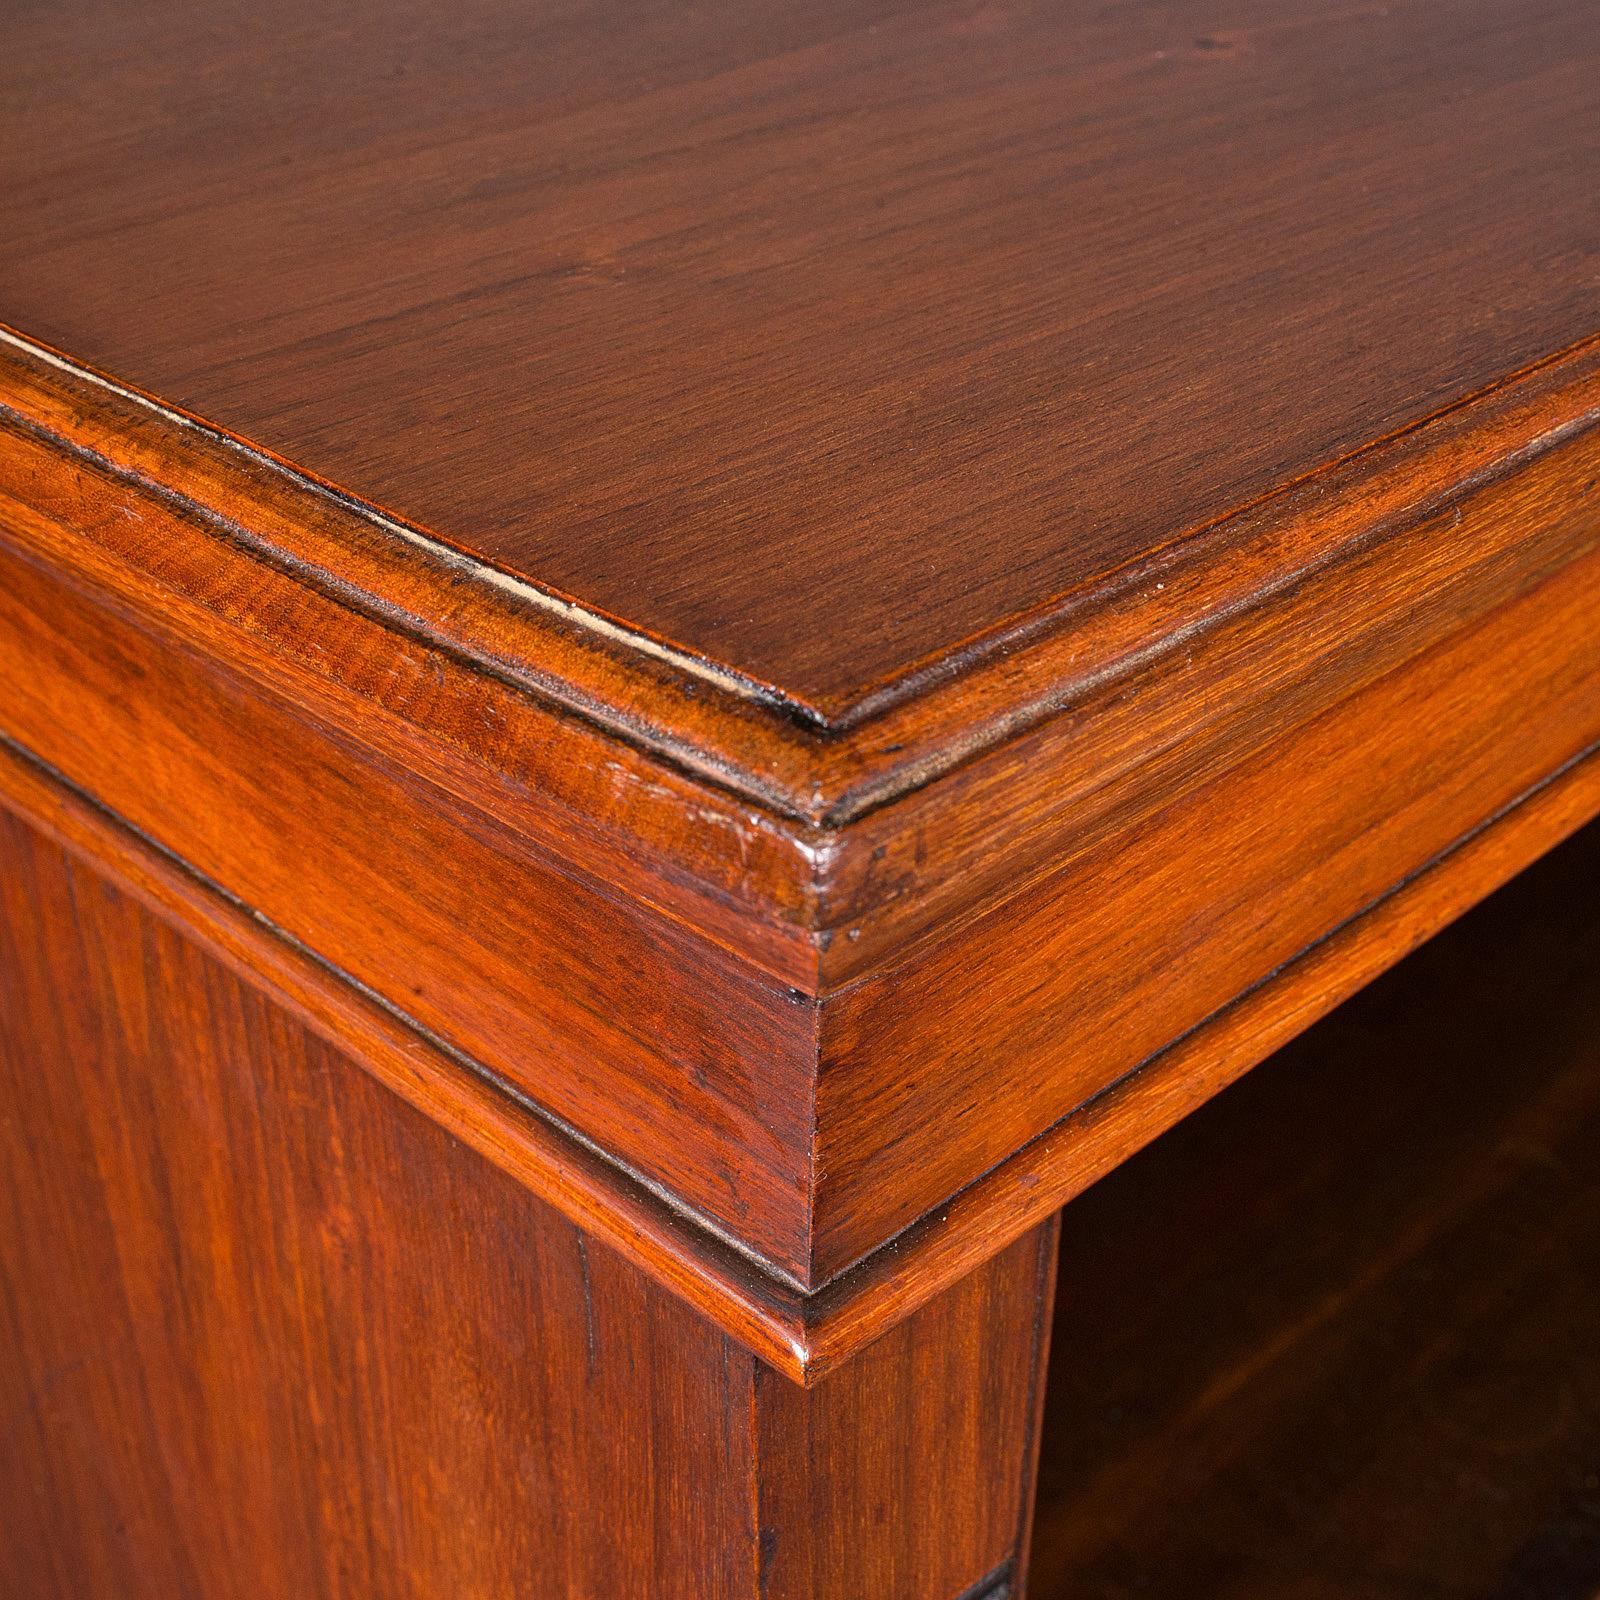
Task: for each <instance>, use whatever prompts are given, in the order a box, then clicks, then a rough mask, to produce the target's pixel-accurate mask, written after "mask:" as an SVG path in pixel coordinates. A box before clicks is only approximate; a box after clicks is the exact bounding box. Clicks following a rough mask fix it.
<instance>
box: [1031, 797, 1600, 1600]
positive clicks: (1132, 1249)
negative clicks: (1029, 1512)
mask: <svg viewBox="0 0 1600 1600" xmlns="http://www.w3.org/2000/svg"><path fill="white" fill-rule="evenodd" d="M1597 1594H1600V824H1596V825H1591V826H1590V827H1589V828H1588V829H1587V830H1585V831H1584V832H1582V833H1580V834H1579V835H1577V836H1576V837H1575V838H1573V839H1572V840H1570V841H1568V843H1567V844H1565V845H1564V846H1562V847H1561V848H1560V849H1559V850H1557V851H1556V852H1554V853H1553V854H1552V855H1550V856H1548V857H1546V858H1545V859H1544V860H1543V861H1541V862H1540V863H1538V864H1537V865H1536V866H1535V867H1534V868H1533V869H1531V870H1530V871H1529V872H1528V873H1526V874H1525V875H1524V876H1523V877H1522V878H1520V879H1518V880H1517V881H1516V882H1514V883H1512V884H1511V885H1509V886H1508V887H1507V888H1505V889H1503V890H1502V891H1501V892H1500V893H1499V894H1497V895H1496V896H1494V897H1493V898H1492V899H1490V900H1489V901H1487V902H1486V903H1485V904H1484V905H1483V906H1481V907H1479V908H1478V909H1477V910H1476V911H1474V912H1473V913H1471V914H1470V915H1469V916H1468V917H1466V918H1464V919H1463V920H1462V921H1461V922H1459V923H1457V924H1456V925H1455V926H1454V927H1452V928H1450V929H1447V930H1446V931H1445V932H1444V933H1443V934H1441V935H1440V936H1439V937H1438V938H1437V939H1436V940H1434V941H1433V942H1432V943H1430V944H1429V945H1427V946H1426V947H1424V948H1423V949H1422V950H1420V951H1418V952H1417V953H1416V954H1415V955H1413V956H1412V957H1410V958H1409V959H1408V960H1406V961H1405V962H1403V963H1401V964H1400V965H1399V966H1398V967H1397V968H1395V970H1394V971H1392V972H1391V973H1389V974H1388V975H1387V976H1386V977H1385V978H1383V979H1382V980H1380V981H1379V982H1378V983H1376V984H1374V985H1373V986H1372V987H1371V988H1370V989H1368V990H1367V991H1365V992H1364V993H1362V994H1361V995H1359V996H1357V997H1356V998H1355V999H1353V1000H1352V1001H1350V1002H1348V1003H1347V1004H1346V1005H1345V1006H1343V1007H1342V1008H1341V1009H1340V1010H1338V1011H1337V1012H1336V1013H1334V1014H1333V1015H1332V1016H1330V1017H1329V1018H1327V1019H1326V1020H1325V1021H1323V1022H1322V1023H1320V1024H1319V1025H1318V1026H1317V1027H1316V1028H1314V1029H1313V1030H1312V1031H1311V1032H1309V1033H1308V1034H1306V1035H1305V1036H1304V1037H1303V1038H1301V1039H1300V1040H1298V1041H1296V1042H1295V1043H1294V1044H1292V1045H1291V1046H1289V1047H1288V1048H1286V1049H1284V1050H1283V1051H1281V1052H1280V1053H1279V1054H1278V1055H1277V1056H1275V1057H1274V1058H1273V1059H1272V1060H1270V1061H1268V1062H1266V1063H1264V1064H1263V1065H1262V1066H1261V1067H1260V1068H1258V1069H1257V1070H1256V1071H1255V1072H1253V1073H1251V1074H1249V1075H1248V1076H1247V1077H1246V1078H1245V1079H1244V1080H1243V1081H1241V1082H1240V1083H1238V1084H1236V1085H1235V1086H1234V1087H1233V1088H1232V1089H1230V1090H1228V1091H1227V1092H1226V1093H1224V1094H1222V1095H1221V1096H1219V1097H1218V1098H1217V1099H1216V1100H1215V1101H1213V1102H1212V1103H1211V1104H1210V1105H1208V1106H1207V1107H1205V1108H1203V1109H1202V1110H1201V1111H1200V1112H1199V1113H1197V1114H1196V1115H1195V1116H1194V1117H1192V1118H1190V1119H1189V1120H1188V1121H1187V1122H1186V1123H1184V1124H1183V1125H1182V1126H1180V1127H1179V1128H1177V1129H1175V1130H1174V1131H1173V1132H1172V1133H1170V1134H1168V1135H1167V1136H1166V1137H1165V1138H1163V1139H1161V1140H1159V1141H1158V1142H1157V1143H1156V1144H1155V1145H1153V1146H1151V1147H1150V1148H1149V1149H1148V1150H1146V1151H1145V1152H1144V1153H1143V1154H1142V1155H1140V1156H1139V1157H1137V1158H1135V1159H1134V1160H1133V1161H1131V1162H1129V1163H1128V1164H1127V1165H1126V1166H1124V1167H1123V1168H1121V1169H1120V1170H1119V1171H1117V1172H1115V1173H1113V1174H1112V1175H1111V1176H1110V1177H1109V1178H1107V1179H1105V1180H1104V1181H1103V1182H1102V1183H1100V1184H1099V1185H1097V1186H1096V1187H1095V1188H1094V1189H1092V1190H1090V1191H1089V1192H1088V1193H1087V1194H1085V1195H1083V1196H1081V1197H1080V1198H1079V1199H1077V1200H1075V1201H1074V1202H1073V1203H1072V1204H1071V1205H1070V1206H1068V1207H1067V1209H1066V1212H1065V1215H1064V1226H1063V1235H1062V1245H1061V1273H1060V1287H1059V1291H1058V1299H1057V1314H1056V1322H1055V1328H1054V1335H1053V1346H1052V1356H1051V1370H1050V1382H1049V1388H1048V1392H1047V1396H1046V1420H1045V1426H1044V1433H1043V1439H1042V1460H1041V1466H1040V1487H1039V1501H1038V1511H1037V1517H1036V1526H1035V1533H1034V1558H1033V1581H1032V1584H1031V1585H1030V1595H1031V1597H1032V1600H1110V1597H1119V1600H1120V1597H1123V1596H1127V1597H1133V1596H1138V1597H1140V1600H1223V1597H1227V1600H1236V1597H1243V1596H1251V1597H1256V1596H1261V1597H1266V1596H1271V1597H1273V1600H1468V1597H1470V1600H1523V1597H1526V1600H1579V1597H1582V1600H1592V1597H1594V1596H1596V1595H1597Z"/></svg>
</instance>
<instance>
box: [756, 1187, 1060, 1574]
mask: <svg viewBox="0 0 1600 1600" xmlns="http://www.w3.org/2000/svg"><path fill="white" fill-rule="evenodd" d="M1056 1235H1057V1219H1054V1218H1053V1219H1052V1220H1051V1221H1050V1222H1048V1223H1046V1224H1045V1225H1044V1226H1042V1227H1039V1228H1036V1229H1034V1230H1033V1231H1032V1232H1031V1233H1029V1234H1026V1235H1025V1236H1024V1237H1023V1238H1021V1239H1019V1240H1018V1241H1017V1242H1016V1243H1015V1244H1013V1245H1012V1246H1011V1247H1010V1248H1009V1249H1008V1250H1006V1251H1005V1252H1004V1253H1003V1254H1002V1255H1000V1256H998V1257H997V1258H996V1259H995V1260H994V1261H993V1262H991V1263H990V1264H989V1265H988V1266H987V1267H984V1268H982V1269H981V1270H979V1271H978V1272H975V1273H973V1274H972V1275H971V1276H970V1277H969V1278H967V1279H966V1280H964V1281H963V1282H962V1283H959V1284H957V1285H956V1287H955V1288H954V1289H953V1290H951V1291H949V1292H948V1293H946V1294H944V1295H942V1296H941V1297H940V1298H939V1299H937V1300H934V1301H932V1302H931V1303H930V1304H929V1305H928V1306H926V1307H925V1308H924V1309H923V1310H922V1311H921V1312H919V1313H918V1314H917V1315H916V1316H915V1317H913V1318H911V1319H910V1321H908V1322H904V1323H902V1324H901V1325H900V1326H899V1327H898V1328H896V1329H895V1330H894V1331H893V1332H891V1333H889V1334H888V1335H886V1336H885V1337H884V1338H883V1339H881V1340H879V1341H878V1343H877V1344H875V1345H872V1346H870V1347H869V1348H868V1349H867V1350H865V1351H864V1352H862V1354H861V1355H860V1356H858V1357H857V1358H856V1359H855V1360H854V1361H852V1362H851V1363H849V1364H848V1365H847V1366H845V1367H843V1368H842V1369H841V1370H839V1371H838V1372H835V1373H833V1374H831V1375H830V1376H829V1377H827V1378H824V1379H823V1381H822V1382H821V1383H820V1384H819V1385H818V1386H817V1387H816V1388H815V1389H812V1390H809V1391H803V1390H800V1389H797V1388H796V1387H795V1386H794V1385H793V1384H790V1383H788V1382H786V1381H785V1380H783V1379H782V1378H780V1377H778V1376H776V1375H775V1374H771V1373H768V1372H765V1371H763V1372H761V1373H760V1374H759V1375H758V1378H757V1395H758V1407H759V1417H760V1423H759V1434H758V1438H759V1449H760V1469H761V1521H762V1553H763V1561H764V1572H765V1576H766V1585H767V1586H766V1588H765V1589H764V1591H763V1596H764V1600H802V1597H804V1600H810V1597H812V1596H815V1595H828V1596H832V1595H834V1594H839V1595H841V1596H843V1595H860V1596H863V1597H866V1596H870V1597H871V1600H924V1597H926V1596H930V1595H956V1594H960V1593H962V1592H964V1591H965V1590H968V1589H970V1588H971V1587H972V1586H973V1584H974V1583H975V1582H977V1581H979V1580H980V1579H982V1578H983V1577H985V1576H988V1575H989V1574H996V1575H998V1574H999V1573H1000V1572H1001V1570H1002V1569H1006V1570H1009V1568H1010V1566H1011V1563H1012V1558H1013V1554H1014V1552H1015V1549H1016V1546H1017V1543H1018V1539H1019V1529H1020V1527H1021V1525H1022V1522H1023V1520H1024V1514H1025V1509H1026V1507H1027V1505H1028V1503H1029V1502H1030V1500H1031V1495H1032V1471H1033V1440H1032V1435H1033V1432H1034V1425H1035V1418H1034V1409H1035V1407H1034V1402H1035V1399H1036V1396H1037V1395H1038V1393H1039V1389H1040V1386H1041V1385H1042V1383H1043V1375H1042V1373H1041V1372H1040V1371H1039V1365H1040V1360H1041V1357H1042V1356H1043V1354H1044V1351H1045V1341H1046V1340H1047V1339H1048V1333H1049V1326H1048V1324H1049V1312H1048V1307H1049V1303H1050V1292H1051V1289H1052V1286H1053V1283H1054V1268H1055V1256H1056Z"/></svg>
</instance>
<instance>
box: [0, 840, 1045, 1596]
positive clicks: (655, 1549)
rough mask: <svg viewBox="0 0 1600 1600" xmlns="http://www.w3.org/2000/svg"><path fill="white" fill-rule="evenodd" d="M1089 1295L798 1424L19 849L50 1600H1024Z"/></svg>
mask: <svg viewBox="0 0 1600 1600" xmlns="http://www.w3.org/2000/svg"><path fill="white" fill-rule="evenodd" d="M1054 1261H1055V1225H1054V1223H1053V1222H1052V1223H1051V1224H1048V1225H1046V1226H1044V1227H1042V1228H1039V1229H1037V1230H1035V1231H1034V1232H1033V1233H1032V1234H1030V1235H1028V1236H1027V1237H1025V1238H1024V1239H1022V1240H1020V1241H1019V1242H1018V1243H1016V1244H1015V1245H1013V1246H1011V1247H1010V1248H1009V1249H1007V1250H1006V1251H1004V1252H1002V1253H1001V1254H1000V1255H999V1256H998V1257H996V1258H995V1259H994V1260H993V1261H992V1262H990V1263H989V1264H988V1265H986V1266H985V1267H983V1268H981V1269H980V1270H978V1271H977V1272H975V1273H974V1274H973V1275H972V1276H971V1277H970V1278H969V1279H968V1280H966V1281H965V1282H962V1283H960V1284H958V1285H956V1287H955V1288H953V1289H952V1290H950V1291H948V1292H947V1293H946V1294H945V1295H943V1296H942V1297H941V1298H940V1299H938V1300H936V1301H934V1302H932V1303H931V1304H929V1305H928V1306H927V1307H925V1308H924V1309H923V1310H922V1311H921V1312H919V1313H918V1314H917V1315H916V1316H914V1317H913V1318H911V1319H910V1320H909V1321H908V1322H906V1323H904V1324H902V1325H901V1326H900V1327H898V1328H897V1329H895V1330H893V1331H892V1332H890V1333H889V1334H887V1335H886V1336H885V1337H884V1338H883V1339H881V1340H879V1341H878V1342H877V1343H876V1344H874V1345H872V1346H870V1347H868V1348H867V1349H866V1350H865V1351H863V1352H862V1353H861V1354H860V1355H859V1356H857V1357H856V1358H855V1360H854V1361H853V1362H851V1363H849V1364H847V1365H846V1366H844V1367H843V1368H841V1369H839V1370H837V1371H835V1372H834V1373H832V1374H831V1375H830V1376H828V1377H827V1378H825V1379H823V1380H822V1381H821V1382H820V1383H818V1384H817V1385H816V1386H814V1387H812V1388H810V1389H802V1388H800V1387H798V1386H796V1385H795V1384H793V1383H791V1382H790V1381H789V1380H788V1379H786V1378H783V1377H781V1376H779V1375H777V1374H775V1373H773V1372H772V1371H771V1370H770V1369H767V1368H765V1367H763V1366H762V1365H761V1364H760V1363H759V1362H758V1361H757V1360H756V1359H755V1358H753V1357H752V1356H750V1355H749V1354H747V1353H746V1352H745V1351H744V1350H743V1349H742V1348H741V1347H739V1346H737V1345H735V1344H733V1343H732V1342H730V1341H729V1340H728V1339H727V1338H726V1337H725V1336H724V1335H722V1334H721V1333H720V1332H718V1331H716V1330H715V1329H713V1328H712V1327H711V1326H710V1324H708V1323H706V1322H704V1321H702V1320H701V1319H700V1318H699V1317H698V1316H697V1315H696V1314H694V1313H693V1312H691V1311H690V1310H688V1309H687V1308H686V1307H685V1306H683V1305H682V1304H681V1303H680V1302H679V1301H677V1300H676V1299H674V1298H673V1297H672V1296H671V1295H669V1294H668V1293H667V1292H666V1291H664V1290H662V1289H660V1288H658V1287H657V1286H656V1285H655V1284H654V1283H653V1282H652V1281H650V1280H649V1279H647V1278H645V1277H643V1276H642V1275H641V1274H640V1273H638V1272H637V1271H636V1270H634V1269H633V1268H632V1267H630V1266H629V1265H627V1264H626V1263H624V1262H623V1261H622V1260H621V1259H620V1258H618V1257H616V1256H614V1255H612V1254H611V1253H610V1252H609V1251H607V1250H606V1249H604V1248H602V1247H600V1246H598V1245H596V1244H594V1243H592V1242H590V1241H588V1240H586V1239H585V1237H584V1236H583V1235H582V1234H581V1233H580V1232H578V1231H577V1230H576V1229H574V1228H573V1227H572V1226H571V1225H570V1224H568V1223H567V1222H566V1221H565V1220H563V1219H562V1218H561V1217H559V1216H558V1215H557V1214H555V1213H554V1212H552V1211H551V1210H550V1209H549V1208H548V1207H546V1206H545V1205H544V1204H543V1203H542V1202H540V1201H539V1200H537V1199H535V1198H534V1197H533V1196H531V1195H530V1194H528V1193H527V1192H526V1191H525V1190H523V1189H522V1188H520V1187H519V1186H518V1185H517V1184H516V1183H515V1182H513V1181H512V1180H511V1179H510V1178H508V1177H506V1176H504V1175H503V1174H502V1173H500V1172H499V1171H497V1170H496V1169H494V1168H492V1167H491V1166H489V1165H488V1164H487V1163H486V1162H484V1161H483V1160H481V1159H480V1158H479V1157H478V1156H476V1155H475V1154H473V1153H472V1152H471V1151H469V1150H467V1149H465V1148H464V1147H462V1146H461V1145H460V1144H458V1143H457V1142H455V1141H454V1140H453V1139H452V1138H451V1137H450V1136H448V1135H447V1134H445V1133H444V1132H442V1131H441V1130H440V1129H438V1128H437V1127H435V1126H434V1125H433V1124H432V1123H430V1122H429V1121H428V1120H426V1119H425V1118H424V1117H422V1116H421V1115H420V1114H418V1113H417V1112H415V1111H413V1110H412V1109H411V1108H410V1107H409V1106H407V1105H406V1104H404V1103H403V1102H402V1101H400V1100H399V1099H397V1098H396V1097H395V1096H393V1095H392V1094H390V1093H389V1092H388V1091H387V1090H385V1089H383V1088H382V1087H380V1086H379V1085H378V1084H377V1083H376V1082H375V1081H373V1080H372V1079H371V1078H370V1077H368V1076H367V1074H365V1073H364V1072H363V1071H361V1070H360V1068H359V1067H358V1066H357V1065H356V1064H355V1063H353V1062H352V1061H351V1060H350V1059H349V1058H348V1057H346V1056H344V1055H341V1054H340V1053H338V1052H337V1051H335V1050H334V1049H333V1048H332V1047H330V1046H329V1045H327V1044H325V1043H324V1042H323V1041H322V1040H320V1039H319V1038H317V1037H316V1036H314V1035H312V1034H311V1033H309V1032H308V1031H306V1030H305V1029H304V1028H303V1027H302V1026H301V1025H300V1024H299V1023H298V1022H297V1021H296V1020H295V1019H294V1018H293V1017H291V1016H289V1015H288V1014H286V1013H285V1012H283V1011H281V1010H279V1009H276V1008H275V1007H274V1006H273V1005H272V1004H271V1003H269V1002H268V1001H267V1000H266V999H265V998H263V997H262V996H261V995H260V994H259V993H257V992H256V990H254V989H253V988H251V987H249V986H248V985H246V984H245V983H243V982H242V981H240V980H239V979H238V978H236V977H234V976H233V975H232V973H231V972H230V971H228V970H226V969H225V968H223V967H222V966H221V965H219V964H218V963H217V962H216V961H214V960H213V959H212V958H211V957H209V956H208V955H207V954H206V953H205V952H204V951H202V950H201V949H200V948H199V947H198V946H197V945H195V944H193V943H191V942H189V941H188V940H187V939H185V938H183V937H180V936H179V935H178V934H176V933H175V932H173V931H172V930H171V929H169V928H168V927H167V926H166V925H165V924H164V923H162V922H160V921H158V920H156V919H155V918H154V917H153V916H151V915H150V914H149V913H148V912H147V911H146V910H144V909H143V908H142V907H141V906H140V905H139V904H138V903H136V902H135V901H133V900H132V899H130V898H128V897H127V896H125V895H124V894H122V893H121V892H119V891H118V890H116V889H114V888H112V887H110V886H109V885H108V884H106V883H105V882H104V881H102V880H101V879H99V878H97V877H95V876H94V875H93V874H91V873H90V872H89V871H87V870H86V869H85V868H84V867H83V866H82V865H81V864H78V863H76V862H75V861H74V860H72V859H71V858H69V857H68V856H66V855H64V854H63V853H62V852H60V851H59V850H58V849H57V848H56V847H55V846H54V845H52V844H50V843H48V842H47V841H45V840H44V839H43V838H42V837H41V836H40V835H38V834H35V833H33V832H32V831H31V830H30V829H29V828H28V827H26V826H25V825H23V824H22V823H20V822H18V821H16V820H14V819H12V818H10V817H9V816H6V815H4V814H0V1348H3V1350H4V1352H5V1355H4V1359H3V1360H0V1418H3V1419H4V1435H3V1441H0V1574H3V1575H4V1579H5V1582H4V1588H5V1592H6V1594H7V1595H8V1596H15V1597H16V1600H78V1597H83V1600H91V1597H92V1600H102V1597H104V1596H107V1595H117V1596H119V1597H122V1600H143V1597H149V1600H156V1597H159V1600H185V1597H191V1596H192V1597H194V1600H230V1597H238V1600H306V1597H310V1596H318V1597H320V1596H327V1597H335V1596H338V1597H343V1596H351V1597H362V1600H368V1597H370V1600H389V1597H395V1600H401V1597H404V1600H410V1597H417V1600H445V1597H449V1600H501V1597H504V1600H512V1597H519V1600H522V1597H533V1596H538V1597H541V1600H542V1597H545V1596H564V1597H573V1600H632V1597H639V1600H722V1597H728V1600H954V1597H956V1596H958V1595H963V1594H974V1595H978V1594H981V1595H985V1596H988V1595H991V1594H1003V1593H1006V1592H1008V1590H1007V1586H1008V1585H1010V1584H1012V1583H1013V1582H1014V1580H1015V1578H1016V1574H1017V1571H1018V1566H1019V1547H1020V1545H1021V1543H1022V1529H1023V1527H1024V1524H1025V1518H1026V1508H1027V1506H1028V1503H1029V1501H1030V1498H1031V1479H1032V1471H1033V1457H1034V1452H1035V1447H1036V1438H1035V1435H1036V1431H1037V1426H1036V1419H1037V1406H1038V1400H1039V1389H1040V1385H1041V1383H1042V1361H1043V1357H1044V1354H1045V1350H1044V1346H1045V1340H1046V1338H1047V1333H1048V1327H1049V1320H1050V1319H1049V1302H1050V1291H1051V1284H1052V1276H1053V1271H1054Z"/></svg>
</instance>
